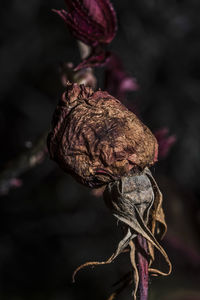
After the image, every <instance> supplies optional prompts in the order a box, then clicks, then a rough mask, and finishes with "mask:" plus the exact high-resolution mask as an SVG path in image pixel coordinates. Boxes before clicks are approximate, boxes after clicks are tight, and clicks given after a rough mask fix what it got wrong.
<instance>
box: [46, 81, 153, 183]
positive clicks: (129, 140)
mask: <svg viewBox="0 0 200 300" xmlns="http://www.w3.org/2000/svg"><path fill="white" fill-rule="evenodd" d="M157 147H158V146H157V141H156V139H155V137H154V135H153V134H152V133H151V131H150V130H149V129H148V128H147V127H146V126H145V125H144V124H143V123H142V122H141V121H140V120H139V119H138V118H137V117H136V116H135V115H134V114H133V113H132V112H130V111H129V110H128V109H127V108H126V107H125V106H123V105H122V104H121V103H120V101H118V100H117V99H115V98H114V97H112V96H111V95H109V94H108V93H107V92H103V91H97V92H94V91H93V90H92V89H91V88H89V87H85V86H84V85H78V84H69V85H68V87H67V91H66V92H65V93H64V94H63V97H62V99H61V100H60V102H59V103H58V105H57V108H56V111H55V113H54V116H53V123H52V131H51V132H50V134H49V136H48V148H49V153H50V156H51V158H52V159H54V160H55V161H56V162H57V163H58V164H59V166H60V167H61V168H62V169H64V170H65V171H67V172H70V173H71V174H72V175H73V176H75V177H76V178H77V179H78V180H79V181H80V182H82V183H83V184H86V185H88V186H90V187H98V186H102V185H104V184H107V183H109V182H111V181H113V180H117V179H119V178H120V177H121V176H124V175H126V174H128V173H129V172H130V170H131V169H135V170H143V169H144V168H145V167H146V166H151V165H152V164H154V162H155V161H156V160H157V152H158V148H157Z"/></svg>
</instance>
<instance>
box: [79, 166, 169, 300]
mask: <svg viewBox="0 0 200 300" xmlns="http://www.w3.org/2000/svg"><path fill="white" fill-rule="evenodd" d="M104 199H105V202H106V204H107V206H108V207H109V209H110V210H111V212H112V214H113V216H114V217H115V218H117V220H118V221H120V223H121V224H122V226H123V227H124V228H127V230H126V234H125V235H124V237H123V238H122V240H121V241H120V242H119V244H118V246H117V248H116V250H115V252H114V253H113V254H112V255H111V257H110V258H109V259H108V260H106V261H103V262H87V263H85V264H83V265H81V266H80V267H78V268H77V269H76V270H75V273H74V276H75V275H76V273H77V272H78V271H79V270H81V269H83V268H84V267H87V266H96V265H101V264H110V263H111V262H113V261H114V260H115V259H116V258H117V257H118V255H119V254H121V253H123V252H124V250H125V249H126V248H127V247H129V248H130V260H131V264H132V268H133V269H132V275H131V278H130V280H129V281H126V284H128V283H130V282H134V289H133V297H134V299H136V293H137V289H138V284H139V275H138V268H137V264H136V252H135V243H136V237H138V238H139V237H141V238H139V242H140V243H142V245H140V246H141V247H143V246H144V245H143V243H145V245H146V246H145V248H146V250H147V252H146V262H145V265H143V267H144V268H147V269H148V271H149V272H151V273H153V274H157V275H158V274H159V275H168V274H170V272H171V263H170V261H169V258H168V256H167V254H166V252H165V250H164V249H163V248H162V246H161V245H160V244H159V242H158V240H157V239H156V236H158V237H160V238H162V237H163V235H164V233H165V230H166V223H165V219H164V213H163V210H162V194H161V192H160V190H159V188H158V186H157V184H156V182H155V180H154V178H153V176H152V174H151V172H150V171H149V169H148V168H145V170H144V171H143V172H141V173H139V172H138V173H133V172H132V173H131V172H130V174H129V176H126V177H122V178H120V179H119V180H117V181H114V182H111V183H109V184H108V185H107V188H106V189H105V191H104ZM160 225H161V226H160ZM154 249H157V250H158V251H159V252H160V253H161V254H162V256H163V257H164V259H165V262H166V264H167V266H168V270H167V271H162V270H159V269H156V268H152V264H153V262H154V260H155V257H154ZM139 259H140V256H139ZM141 259H142V257H141ZM140 265H141V264H140ZM143 271H144V273H145V272H147V270H146V269H145V270H143ZM122 286H123V287H124V286H125V285H124V283H123V284H122ZM143 288H144V291H143V292H144V294H145V293H146V291H145V284H144V286H143ZM146 288H147V287H146ZM119 291H121V288H120V289H118V290H117V291H115V292H114V293H113V294H112V295H111V296H110V298H109V300H110V299H114V297H115V296H116V295H117V294H118V292H119Z"/></svg>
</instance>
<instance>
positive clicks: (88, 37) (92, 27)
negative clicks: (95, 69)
mask: <svg viewBox="0 0 200 300" xmlns="http://www.w3.org/2000/svg"><path fill="white" fill-rule="evenodd" d="M65 2H66V4H67V6H68V12H66V11H65V10H64V9H62V10H54V11H55V12H56V13H57V14H59V15H60V16H61V18H62V19H63V20H64V21H65V22H66V24H67V26H68V27H69V29H70V31H71V32H72V34H73V35H74V37H75V38H77V39H78V40H80V41H82V42H83V43H85V44H87V45H89V46H91V47H92V53H91V55H90V57H89V58H88V59H86V60H84V61H83V62H82V63H81V64H80V65H79V66H78V67H77V68H76V70H78V69H81V68H85V67H88V66H95V65H100V64H102V63H105V61H106V59H107V57H108V56H109V54H108V53H107V52H105V50H104V46H105V45H106V44H109V43H110V42H111V41H112V40H113V38H114V36H115V33H116V30H117V20H116V14H115V11H114V8H113V6H112V4H111V3H110V1H109V0H93V1H91V0H83V1H79V0H65Z"/></svg>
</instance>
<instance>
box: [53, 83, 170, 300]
mask: <svg viewBox="0 0 200 300" xmlns="http://www.w3.org/2000/svg"><path fill="white" fill-rule="evenodd" d="M52 124H53V128H52V131H51V132H50V134H49V137H48V148H49V152H50V155H51V158H53V159H54V160H55V161H57V162H58V164H59V165H60V167H61V168H62V169H64V170H65V171H67V172H70V173H71V174H72V175H73V176H74V177H76V178H77V179H78V180H79V181H80V182H81V183H83V184H85V185H87V186H89V187H98V186H103V185H106V188H105V191H104V199H105V203H106V205H107V206H108V207H109V209H110V211H111V213H112V214H113V216H114V217H115V218H116V219H117V220H118V221H119V222H120V223H121V225H122V226H123V228H124V230H125V235H124V237H123V238H122V239H121V241H120V242H119V243H118V246H117V248H116V250H115V252H114V253H113V254H112V255H111V256H110V257H109V258H108V259H107V260H105V261H102V262H97V261H93V262H87V263H85V264H83V265H81V266H80V267H78V268H77V269H76V270H75V272H74V274H73V280H74V278H75V275H76V273H77V272H78V271H79V270H81V269H82V268H84V267H87V266H95V265H102V264H110V263H111V262H113V261H114V260H115V258H116V257H117V256H118V255H119V254H121V253H122V252H125V251H126V250H127V248H128V249H129V251H130V261H131V265H132V271H131V273H130V275H129V276H128V279H127V278H126V280H125V281H124V282H123V283H122V287H124V286H125V285H127V284H130V283H132V282H134V289H133V296H134V299H136V294H137V289H138V284H139V275H138V269H137V264H136V252H137V249H136V244H137V243H136V239H137V237H138V240H139V242H140V243H141V245H140V247H141V246H142V247H144V243H145V248H146V249H145V250H146V254H145V256H146V261H147V264H148V269H149V272H151V273H153V274H161V275H168V274H169V273H170V272H171V263H170V261H169V258H168V256H167V254H166V252H165V250H164V249H163V248H162V246H161V245H160V243H159V242H158V240H159V239H161V238H162V237H163V236H164V234H165V232H166V229H167V226H166V223H165V217H164V213H163V209H162V194H161V192H160V190H159V188H158V186H157V184H156V182H155V180H154V178H153V176H152V174H151V172H150V170H149V169H148V167H150V166H151V165H153V164H154V163H155V161H156V160H157V153H158V146H157V142H156V139H155V137H154V135H153V134H152V133H151V131H150V130H149V129H148V128H147V127H146V126H145V125H144V124H143V123H142V122H141V121H140V120H139V119H138V118H137V117H136V116H135V115H134V114H133V113H132V112H130V111H129V110H128V109H126V108H125V107H124V106H123V105H122V104H121V103H120V102H119V101H118V100H117V99H115V98H114V97H112V96H111V95H109V94H108V93H107V92H102V91H97V92H93V90H92V89H91V88H89V87H85V86H83V85H78V84H70V83H68V86H67V91H66V92H65V93H64V95H63V97H62V99H61V100H60V102H59V103H58V106H57V108H56V111H55V113H54V117H53V123H52ZM140 237H141V238H140ZM155 249H157V251H159V252H160V254H161V255H162V256H163V258H164V260H165V262H166V263H167V266H168V269H167V270H159V269H157V268H156V267H153V262H154V261H155V255H154V251H155ZM138 259H140V256H138ZM147 280H148V279H147ZM122 287H121V288H119V289H118V290H117V291H116V292H115V293H113V294H112V295H111V296H110V298H109V300H111V299H114V297H115V296H116V295H117V294H118V293H119V292H120V291H121V289H122ZM142 293H143V295H145V289H144V291H142Z"/></svg>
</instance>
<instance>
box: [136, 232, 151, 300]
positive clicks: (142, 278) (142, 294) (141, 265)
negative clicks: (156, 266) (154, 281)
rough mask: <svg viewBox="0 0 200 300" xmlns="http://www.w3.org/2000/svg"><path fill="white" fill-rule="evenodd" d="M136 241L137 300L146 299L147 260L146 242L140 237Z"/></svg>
mask: <svg viewBox="0 0 200 300" xmlns="http://www.w3.org/2000/svg"><path fill="white" fill-rule="evenodd" d="M137 241H138V244H139V247H138V249H137V254H136V255H137V261H138V273H139V290H138V299H139V300H147V299H148V281H149V273H148V258H147V241H146V239H145V238H143V237H142V236H141V235H138V237H137Z"/></svg>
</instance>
